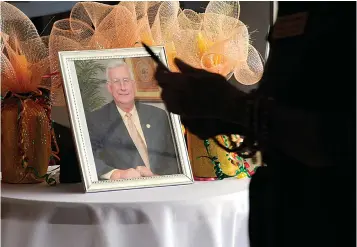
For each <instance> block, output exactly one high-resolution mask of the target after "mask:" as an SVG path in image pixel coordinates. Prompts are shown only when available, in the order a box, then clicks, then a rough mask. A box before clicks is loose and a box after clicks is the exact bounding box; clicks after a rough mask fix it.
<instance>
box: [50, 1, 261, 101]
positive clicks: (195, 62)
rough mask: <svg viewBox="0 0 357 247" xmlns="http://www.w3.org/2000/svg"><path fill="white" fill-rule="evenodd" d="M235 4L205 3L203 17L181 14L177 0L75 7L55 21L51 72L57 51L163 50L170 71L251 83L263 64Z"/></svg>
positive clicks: (56, 90) (57, 86)
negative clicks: (181, 67) (177, 61)
mask: <svg viewBox="0 0 357 247" xmlns="http://www.w3.org/2000/svg"><path fill="white" fill-rule="evenodd" d="M239 12H240V7H239V3H238V2H235V1H233V2H223V1H211V2H209V4H208V6H207V8H206V10H205V12H204V13H202V14H200V13H196V12H194V11H193V10H189V9H185V10H182V9H180V4H179V2H178V1H169V2H147V1H142V2H126V1H123V2H120V3H119V4H118V5H115V6H110V5H106V4H101V3H95V2H81V3H77V4H76V5H75V6H74V7H73V9H72V11H71V14H70V18H68V19H64V20H60V21H57V22H56V23H55V24H54V26H53V29H52V32H51V34H50V39H49V53H50V63H51V72H52V73H56V72H58V71H59V70H60V68H59V62H58V55H57V54H58V51H68V50H91V49H110V48H122V47H135V46H140V42H144V43H146V44H148V45H164V46H165V48H166V51H167V56H168V63H169V67H170V69H171V70H173V71H177V68H176V67H175V65H174V64H173V59H174V58H175V57H179V58H181V59H182V60H183V61H185V62H187V63H188V64H190V65H192V66H194V67H197V68H203V69H206V70H208V71H211V72H215V73H220V74H222V75H224V76H231V75H232V74H234V76H235V78H236V79H237V81H239V82H240V83H242V84H254V83H256V82H258V81H259V80H260V78H261V76H262V74H263V63H262V59H261V56H260V55H259V53H258V52H257V50H256V49H255V48H254V47H253V46H252V45H251V44H250V40H249V33H248V29H247V27H246V26H245V25H244V23H243V22H241V21H240V20H239ZM52 99H53V103H54V104H56V105H63V104H64V97H63V91H62V78H61V76H59V75H57V76H54V77H53V78H52Z"/></svg>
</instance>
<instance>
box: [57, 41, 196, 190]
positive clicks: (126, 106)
mask: <svg viewBox="0 0 357 247" xmlns="http://www.w3.org/2000/svg"><path fill="white" fill-rule="evenodd" d="M151 48H152V50H153V51H154V53H155V54H156V55H157V56H158V57H159V58H160V60H161V61H162V62H163V63H164V64H165V65H166V66H167V58H166V54H165V49H164V47H161V46H155V47H151ZM59 60H60V65H61V71H62V76H63V81H64V90H65V96H66V101H67V106H68V110H69V115H70V122H71V127H72V131H73V136H74V140H75V145H76V149H77V156H78V160H79V163H80V170H81V172H82V177H83V180H82V181H83V183H84V187H85V191H86V192H98V191H108V190H120V189H134V188H146V187H157V186H170V185H183V184H190V183H193V175H192V171H191V165H190V161H189V158H188V153H187V147H186V143H185V139H184V135H183V132H182V128H181V121H180V117H179V116H178V115H175V114H172V113H169V112H167V110H166V109H165V105H164V104H163V102H162V101H161V100H160V93H161V91H160V88H159V86H158V85H157V82H156V81H155V78H154V73H155V66H156V65H155V64H154V61H153V59H151V57H150V55H149V54H148V53H147V52H146V51H145V49H144V48H143V47H136V48H124V49H110V50H94V51H64V52H59Z"/></svg>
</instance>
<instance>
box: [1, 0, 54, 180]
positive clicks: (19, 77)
mask: <svg viewBox="0 0 357 247" xmlns="http://www.w3.org/2000/svg"><path fill="white" fill-rule="evenodd" d="M0 7H1V10H2V14H1V32H0V42H1V43H0V44H1V125H2V128H1V164H2V181H3V182H7V183H38V182H42V181H44V180H46V181H47V182H48V183H50V184H51V183H53V182H55V181H53V179H50V178H48V175H47V168H48V165H49V163H50V161H51V160H52V158H53V157H57V156H56V153H57V152H52V144H54V146H56V144H55V141H54V138H53V137H54V135H53V129H52V128H51V118H50V115H51V101H50V98H49V96H50V88H51V85H50V80H49V79H46V78H44V77H46V76H45V75H46V74H48V73H49V66H48V64H49V61H48V46H47V44H48V39H47V38H46V37H44V38H41V37H40V36H39V35H38V33H37V31H36V28H35V26H34V25H33V24H32V22H31V21H30V20H29V18H28V17H27V16H26V15H25V14H23V13H22V12H21V11H20V10H18V9H17V8H16V7H14V6H12V5H11V4H8V3H6V2H1V3H0ZM57 151H58V150H57Z"/></svg>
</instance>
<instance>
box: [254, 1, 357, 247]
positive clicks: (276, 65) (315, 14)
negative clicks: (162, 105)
mask: <svg viewBox="0 0 357 247" xmlns="http://www.w3.org/2000/svg"><path fill="white" fill-rule="evenodd" d="M297 13H298V15H297V16H295V17H292V16H291V15H293V14H297ZM304 14H306V17H307V18H306V25H305V26H304V28H303V32H302V33H299V31H298V28H300V27H299V25H304V24H303V21H302V19H301V18H304ZM287 16H290V17H287ZM279 17H284V18H282V19H280V20H279ZM294 18H295V19H294ZM298 18H300V19H298ZM289 22H290V23H289ZM355 23H356V3H355V2H349V3H346V2H280V3H279V13H278V20H277V22H276V24H275V26H274V28H273V29H272V30H271V32H270V34H269V42H270V46H271V48H270V56H269V59H268V62H267V66H266V71H265V74H264V76H263V79H262V82H261V87H260V88H259V90H260V91H261V92H262V93H263V94H264V95H266V96H271V97H273V98H274V99H275V101H276V104H277V105H283V106H285V107H286V108H287V109H294V108H295V109H299V110H301V111H305V112H309V114H313V115H314V116H315V118H316V119H317V120H318V121H317V122H315V123H311V124H314V125H315V126H317V127H316V131H315V132H314V134H313V135H312V136H311V140H313V141H314V142H316V143H319V147H316V150H318V151H316V152H319V153H317V154H316V157H321V160H322V161H321V162H319V163H317V162H316V164H312V165H311V162H308V161H309V157H304V159H305V161H304V160H303V159H301V157H293V156H291V155H290V156H289V155H288V154H286V153H285V152H284V151H282V149H281V148H280V147H279V146H278V145H276V143H274V135H271V136H270V141H269V142H268V145H267V147H265V148H266V149H267V150H266V153H265V161H266V163H267V167H261V168H259V169H258V170H257V172H256V174H255V175H254V176H253V177H252V180H251V184H250V219H249V232H250V240H251V247H278V246H284V247H294V246H299V247H302V246H304V247H307V246H314V247H317V246H321V247H322V246H323V247H342V246H343V247H347V246H355V243H356V235H355V230H356V228H355V226H356V225H355V223H356V221H355V219H356V214H355V213H356V198H355V195H356V187H355V182H356V160H355V155H356V150H355V136H356V134H355V116H356V115H355V114H356V111H355V110H356V109H355V100H356V95H355V92H356V88H355V86H356V77H355V74H356V72H355V71H356V70H355V66H356V62H355V58H356V57H355V55H356V24H355ZM277 29H279V30H277ZM274 32H275V33H274ZM294 32H295V34H294ZM272 124H274V120H272ZM275 131H281V133H283V132H284V131H300V133H305V131H304V127H301V128H300V129H299V128H293V127H292V126H285V129H281V130H278V129H276V130H275ZM305 141H306V143H309V138H307V139H306V140H305ZM292 142H293V140H292ZM295 146H302V147H303V146H304V143H298V144H297V145H295Z"/></svg>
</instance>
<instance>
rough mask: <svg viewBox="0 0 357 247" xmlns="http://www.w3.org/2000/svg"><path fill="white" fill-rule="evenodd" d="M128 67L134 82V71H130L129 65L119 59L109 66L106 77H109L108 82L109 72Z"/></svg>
mask: <svg viewBox="0 0 357 247" xmlns="http://www.w3.org/2000/svg"><path fill="white" fill-rule="evenodd" d="M123 66H126V67H127V68H128V70H129V75H130V79H132V80H134V74H133V71H132V70H131V69H130V67H129V65H128V64H127V63H126V62H125V61H124V60H122V59H118V60H114V61H111V62H110V63H109V64H108V66H107V70H106V76H107V80H109V70H110V69H114V68H118V67H123Z"/></svg>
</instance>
